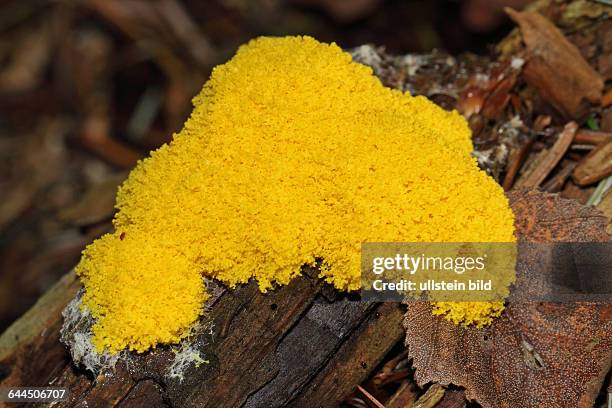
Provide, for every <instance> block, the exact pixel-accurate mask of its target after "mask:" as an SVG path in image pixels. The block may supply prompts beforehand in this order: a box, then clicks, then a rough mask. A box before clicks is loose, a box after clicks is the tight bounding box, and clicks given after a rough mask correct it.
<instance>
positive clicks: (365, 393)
mask: <svg viewBox="0 0 612 408" xmlns="http://www.w3.org/2000/svg"><path fill="white" fill-rule="evenodd" d="M357 389H358V390H359V391H361V393H362V394H363V395H365V396H366V398H367V399H369V400H370V401H372V404H374V405H376V406H377V407H378V408H385V406H384V405H383V404H381V403H380V401H378V400H377V399H376V398H374V396H373V395H372V394H370V393H369V392H367V391H366V390H365V389H364V388H363V387H362V386H361V385H358V386H357Z"/></svg>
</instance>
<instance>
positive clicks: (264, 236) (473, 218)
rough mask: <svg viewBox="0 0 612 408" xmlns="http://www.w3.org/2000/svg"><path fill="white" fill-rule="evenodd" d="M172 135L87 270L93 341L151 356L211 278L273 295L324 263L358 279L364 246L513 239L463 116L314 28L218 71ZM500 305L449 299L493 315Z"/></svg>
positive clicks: (467, 315) (459, 316) (254, 44)
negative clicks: (321, 38)
mask: <svg viewBox="0 0 612 408" xmlns="http://www.w3.org/2000/svg"><path fill="white" fill-rule="evenodd" d="M194 105H195V108H194V111H193V113H192V115H191V117H190V118H189V119H188V121H187V122H186V123H185V126H184V128H183V129H182V130H181V131H180V132H179V133H178V134H176V135H174V140H173V141H172V142H171V143H170V144H169V145H166V146H163V147H161V148H160V149H158V150H157V151H154V152H153V153H152V154H151V157H149V158H147V159H145V160H143V161H142V162H140V163H139V165H138V166H137V167H136V168H135V169H134V170H133V171H132V173H131V174H130V176H129V178H128V180H127V181H126V182H125V183H124V184H123V185H122V187H121V188H120V189H119V193H118V196H117V208H118V210H119V211H118V213H117V216H116V217H115V220H114V226H115V232H114V233H112V234H108V235H105V236H103V237H102V238H100V239H99V240H97V241H95V242H94V243H93V244H91V245H90V246H89V247H88V248H87V249H86V250H85V251H84V253H83V257H82V260H81V262H80V263H79V265H78V267H77V273H78V274H79V276H80V278H81V280H82V282H83V283H84V285H85V289H86V292H85V296H84V305H85V306H86V307H87V308H88V309H89V310H90V311H91V313H92V315H93V317H94V318H95V319H96V323H95V325H94V327H93V333H94V344H95V346H96V347H97V348H98V350H102V349H107V350H109V351H110V352H117V351H119V350H121V349H123V348H126V347H127V348H129V349H130V350H136V351H138V352H142V351H145V350H147V349H148V348H150V347H154V346H155V345H157V344H159V343H173V342H177V341H178V340H180V339H181V338H182V337H184V336H186V335H188V334H189V330H190V327H191V326H192V325H193V323H194V322H195V321H196V320H197V318H198V316H199V315H200V314H201V312H202V305H203V302H204V301H205V299H206V297H207V295H206V291H205V287H204V284H203V280H202V277H207V278H215V279H217V280H219V281H221V282H223V283H225V284H226V285H228V286H229V287H235V286H236V285H237V284H240V283H245V282H247V281H248V280H249V279H251V278H255V279H256V280H257V281H258V283H259V287H260V288H261V290H262V291H264V292H265V291H266V290H268V289H270V288H271V287H272V286H273V285H274V284H286V283H288V282H289V281H290V280H291V279H293V278H295V277H296V276H298V275H299V274H300V268H301V267H302V265H305V264H310V265H313V264H314V263H315V261H316V260H318V259H321V260H323V265H322V267H321V276H322V277H323V278H324V279H325V280H326V281H327V282H329V283H331V284H333V285H334V286H335V287H336V288H338V289H340V290H356V289H359V287H360V244H361V243H362V242H364V241H372V242H391V241H404V242H426V241H431V242H464V241H482V242H511V241H514V239H515V238H514V234H513V214H512V212H511V210H510V208H509V206H508V202H507V200H506V198H505V196H504V193H503V191H502V189H501V188H500V187H499V186H498V185H497V184H496V183H495V181H494V180H493V179H491V178H490V177H488V176H487V175H486V174H485V173H484V172H483V171H481V170H480V169H479V168H478V166H477V164H476V161H475V159H474V158H472V157H471V156H470V153H471V151H472V144H471V140H470V131H469V129H468V126H467V124H466V122H465V120H464V119H463V118H462V117H461V116H460V115H459V114H458V113H456V112H446V111H444V110H442V109H441V108H439V107H438V106H436V105H435V104H433V103H432V102H430V101H429V100H427V99H426V98H424V97H412V96H410V95H408V94H405V93H402V92H400V91H398V90H392V89H389V88H385V87H384V86H383V85H382V84H381V82H380V81H379V80H378V79H377V78H376V77H375V76H374V75H373V74H372V70H371V69H370V68H369V67H366V66H364V65H360V64H358V63H355V62H353V61H352V60H351V56H350V55H349V54H348V53H345V52H343V51H342V50H341V49H340V48H339V47H338V46H337V45H335V44H323V43H320V42H318V41H316V40H314V39H312V38H310V37H285V38H258V39H256V40H253V41H251V42H249V43H248V44H247V45H244V46H242V47H241V48H240V49H239V50H238V52H237V54H236V55H235V56H234V57H233V58H232V59H231V61H229V62H228V63H226V64H224V65H221V66H218V67H216V68H215V69H214V71H213V73H212V75H211V78H210V80H209V81H208V82H207V83H206V85H205V86H204V89H203V90H202V92H201V93H200V95H198V96H197V97H196V98H195V99H194ZM502 308H503V305H502V304H501V303H500V304H489V303H463V304H452V303H451V304H438V305H436V306H435V313H440V314H443V315H445V316H446V317H447V318H448V319H450V320H453V321H455V322H457V323H462V324H476V325H483V324H487V323H489V322H490V319H491V316H494V315H496V314H499V312H501V310H502Z"/></svg>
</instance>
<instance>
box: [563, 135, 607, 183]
mask: <svg viewBox="0 0 612 408" xmlns="http://www.w3.org/2000/svg"><path fill="white" fill-rule="evenodd" d="M610 174H612V140H611V141H609V142H607V143H604V144H601V145H599V146H597V147H596V148H595V149H594V150H593V151H592V152H591V153H589V154H588V155H586V156H585V157H584V159H582V161H581V162H580V163H578V166H576V169H575V170H574V173H573V174H572V178H573V179H574V181H575V182H576V184H578V185H581V186H586V185H589V184H593V183H595V182H597V181H599V180H601V179H603V178H605V177H608V176H609V175H610Z"/></svg>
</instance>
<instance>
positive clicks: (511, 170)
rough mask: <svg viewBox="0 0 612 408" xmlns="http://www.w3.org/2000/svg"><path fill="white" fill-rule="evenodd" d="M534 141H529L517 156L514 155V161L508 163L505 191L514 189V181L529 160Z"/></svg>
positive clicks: (504, 184)
mask: <svg viewBox="0 0 612 408" xmlns="http://www.w3.org/2000/svg"><path fill="white" fill-rule="evenodd" d="M533 141H534V139H530V140H528V141H527V142H526V143H525V144H524V145H523V146H521V148H520V149H519V150H518V152H517V153H516V154H514V155H513V158H512V161H511V162H509V163H508V168H507V170H506V177H504V183H503V187H504V190H505V191H508V190H510V188H512V184H514V179H515V178H516V175H517V174H518V172H519V170H520V169H521V166H522V165H523V162H524V161H525V159H526V158H527V155H528V153H529V151H530V150H531V146H532V145H533Z"/></svg>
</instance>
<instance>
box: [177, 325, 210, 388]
mask: <svg viewBox="0 0 612 408" xmlns="http://www.w3.org/2000/svg"><path fill="white" fill-rule="evenodd" d="M200 325H201V326H200V327H196V328H195V329H194V331H195V332H200V333H202V332H204V331H208V333H209V335H210V338H211V339H212V335H213V328H214V325H213V323H212V322H207V323H200ZM208 344H209V343H207V342H205V341H204V340H203V336H198V337H195V338H193V339H186V340H184V341H183V342H181V345H180V346H179V347H177V348H175V349H173V350H172V352H173V353H174V354H175V356H174V360H172V364H170V367H168V370H167V371H166V378H167V379H174V380H178V381H179V382H183V380H184V379H185V372H186V371H187V369H188V368H189V367H190V366H191V365H192V364H193V366H195V368H198V367H200V366H201V365H202V364H210V361H209V360H207V359H205V358H204V357H203V356H202V354H201V349H203V348H204V347H205V346H207V345H208Z"/></svg>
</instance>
